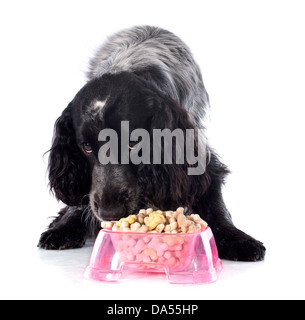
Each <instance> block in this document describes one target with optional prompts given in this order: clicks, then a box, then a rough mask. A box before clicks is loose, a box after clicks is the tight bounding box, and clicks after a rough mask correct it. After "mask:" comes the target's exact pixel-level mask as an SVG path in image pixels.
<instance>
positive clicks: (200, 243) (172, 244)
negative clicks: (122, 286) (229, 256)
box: [85, 227, 222, 284]
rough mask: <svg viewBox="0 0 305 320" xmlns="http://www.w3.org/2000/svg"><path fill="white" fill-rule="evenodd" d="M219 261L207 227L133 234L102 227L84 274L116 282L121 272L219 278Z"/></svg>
mask: <svg viewBox="0 0 305 320" xmlns="http://www.w3.org/2000/svg"><path fill="white" fill-rule="evenodd" d="M221 270H222V263H221V261H220V259H219V258H218V252H217V247H216V244H215V240H214V236H213V234H212V231H211V229H210V228H209V227H207V228H206V229H205V230H203V231H202V232H198V233H182V234H172V233H133V232H113V231H110V230H101V231H100V233H99V235H98V237H97V239H96V241H95V244H94V247H93V251H92V255H91V259H90V264H89V266H88V267H87V268H86V271H85V276H86V277H87V278H90V279H95V280H100V281H118V280H119V279H120V278H121V275H122V273H124V275H125V274H127V275H128V274H131V273H138V272H146V273H147V272H165V274H166V276H167V279H168V281H169V282H170V283H184V284H200V283H210V282H214V281H216V280H217V279H218V277H219V274H220V272H221Z"/></svg>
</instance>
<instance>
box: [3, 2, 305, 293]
mask: <svg viewBox="0 0 305 320" xmlns="http://www.w3.org/2000/svg"><path fill="white" fill-rule="evenodd" d="M303 3H304V2H303V1H296V0H289V1H280V0H277V1H269V0H264V1H258V0H256V1H245V0H241V1H235V0H230V1H218V0H211V1H193V0H189V1H177V0H175V1H169V0H166V1H159V0H154V1H134V0H130V1H101V0H100V1H93V0H86V1H76V0H73V1H67V0H64V1H63V0H60V1H57V0H56V1H55V0H53V1H31V0H28V1H1V4H0V33H1V34H0V36H1V37H0V39H1V42H0V44H1V50H0V55H1V59H0V82H1V83H0V90H1V91H0V97H1V99H0V108H1V112H0V121H1V124H0V130H1V131H0V134H1V135H0V136H1V158H0V161H1V165H0V184H1V192H0V195H1V207H0V208H1V209H0V210H1V220H0V237H1V239H0V246H1V247H0V259H1V265H0V281H1V282H0V298H2V299H5V298H6V299H12V298H18V299H25V298H27V299H33V298H35V299H37V298H38V299H46V298H50V299H57V298H59V299H63V298H66V299H71V298H72V299H86V298H91V299H124V298H129V299H143V298H144V299H145V298H147V299H179V298H182V299H185V298H186V299H215V298H216V299H217V298H218V299H250V298H254V299H282V298H305V294H304V284H305V281H304V280H305V279H304V267H305V258H304V234H305V231H304V228H305V224H304V223H305V219H304V214H305V212H304V211H305V209H304V196H303V193H304V178H305V175H304V161H305V152H304V142H303V140H304V136H305V130H304V108H305V86H304V85H305V76H304V75H305V62H304V60H305V58H304V57H305V41H304V39H305V36H304V33H305V19H304V16H305V9H304V8H305V7H304V4H303ZM136 24H152V25H157V26H161V27H163V28H165V29H168V30H170V31H172V32H174V33H176V34H177V35H178V36H180V37H181V38H182V39H183V40H184V41H185V42H186V43H187V44H188V45H189V46H190V48H191V49H192V51H193V53H194V55H195V58H196V60H197V61H198V63H199V65H200V66H201V69H202V73H203V77H204V81H205V85H206V88H207V90H208V92H209V95H210V101H211V106H212V112H211V127H210V131H209V137H210V141H211V144H212V145H213V146H214V148H215V149H216V150H217V151H218V153H219V154H220V155H221V157H222V160H223V161H224V162H225V163H226V164H227V165H228V166H229V167H230V169H231V171H232V174H231V176H230V177H229V178H228V181H227V184H226V187H225V188H224V197H225V200H226V203H227V206H228V208H229V210H230V211H231V213H232V216H233V219H234V222H235V224H236V226H237V227H239V228H241V229H242V230H244V231H246V232H248V233H249V234H251V235H253V236H254V237H256V238H257V239H259V240H261V241H263V242H264V243H265V245H266V247H267V255H266V259H265V261H264V262H257V263H236V262H229V261H223V264H224V271H223V273H222V276H221V278H220V280H219V281H218V282H216V283H214V284H210V285H203V286H181V285H180V286H179V285H170V284H168V283H167V282H166V280H165V279H164V278H163V277H160V278H153V281H152V279H151V278H148V279H133V280H130V281H126V282H123V283H118V284H113V283H99V282H92V281H88V280H84V279H83V271H84V268H85V267H86V265H87V264H88V261H89V257H90V252H91V249H92V243H89V244H88V245H86V247H85V248H82V249H77V250H68V251H59V252H56V251H55V252H54V251H44V250H39V249H37V248H36V245H37V242H38V239H39V236H40V233H41V232H42V231H44V230H45V228H46V226H47V225H48V224H49V223H50V221H51V219H48V217H50V216H54V215H55V214H56V212H57V211H58V210H59V209H60V208H61V207H62V204H60V203H57V202H56V200H55V199H54V198H53V197H52V196H51V195H50V194H49V192H48V188H47V183H48V181H47V175H46V169H47V159H48V155H46V156H44V157H43V154H44V152H45V151H47V150H48V148H49V147H50V143H51V138H52V132H53V125H54V121H55V120H56V118H57V117H58V116H59V115H60V113H61V112H62V110H63V109H64V108H65V107H66V105H67V104H68V103H69V101H70V100H72V98H73V97H74V95H75V94H76V92H77V91H78V90H79V89H80V88H81V87H82V86H83V85H84V84H85V81H86V79H85V75H84V72H85V71H86V70H87V63H88V59H89V57H91V56H92V55H93V53H94V50H95V49H96V47H97V46H98V45H99V44H100V43H101V42H102V41H103V40H104V39H105V38H106V37H107V36H108V35H110V34H112V33H113V32H115V31H118V30H120V29H122V28H125V27H130V26H133V25H136Z"/></svg>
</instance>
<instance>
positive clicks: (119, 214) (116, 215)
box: [97, 206, 127, 220]
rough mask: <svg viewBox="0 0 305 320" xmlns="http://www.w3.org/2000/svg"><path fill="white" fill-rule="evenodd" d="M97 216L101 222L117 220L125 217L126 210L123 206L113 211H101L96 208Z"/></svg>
mask: <svg viewBox="0 0 305 320" xmlns="http://www.w3.org/2000/svg"><path fill="white" fill-rule="evenodd" d="M97 213H98V215H99V216H100V217H101V218H102V219H103V220H119V219H121V218H123V217H124V216H126V213H127V212H126V209H125V208H124V207H123V206H119V207H117V208H115V209H107V210H106V209H102V208H98V210H97Z"/></svg>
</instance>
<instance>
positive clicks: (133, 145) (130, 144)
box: [128, 141, 139, 150]
mask: <svg viewBox="0 0 305 320" xmlns="http://www.w3.org/2000/svg"><path fill="white" fill-rule="evenodd" d="M138 143H139V141H129V146H128V148H129V149H130V150H133V149H135V148H136V147H137V146H138Z"/></svg>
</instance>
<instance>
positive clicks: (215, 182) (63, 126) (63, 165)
mask: <svg viewBox="0 0 305 320" xmlns="http://www.w3.org/2000/svg"><path fill="white" fill-rule="evenodd" d="M208 111H209V98H208V94H207V92H206V90H205V87H204V84H203V81H202V76H201V72H200V69H199V67H198V65H197V64H196V62H195V61H194V58H193V56H192V54H191V52H190V50H189V48H188V47H187V46H186V45H185V44H184V43H183V42H182V41H181V40H180V39H179V38H178V37H176V36H175V35H174V34H172V33H170V32H168V31H166V30H163V29H160V28H156V27H149V26H141V27H134V28H131V29H127V30H123V31H121V32H119V33H117V34H115V35H113V36H112V37H110V38H109V39H108V40H107V41H106V43H104V44H103V45H102V46H101V48H100V49H99V50H98V51H97V53H96V55H95V57H94V58H93V59H92V60H91V64H90V71H89V72H88V82H87V84H86V85H85V86H84V87H83V88H82V89H81V90H80V91H79V92H78V93H77V95H76V96H75V98H74V99H73V100H72V102H71V103H70V104H69V105H68V107H67V108H66V109H65V110H64V111H63V113H62V115H61V116H60V117H59V118H58V119H57V121H56V123H55V131H54V137H53V144H52V147H51V149H50V156H49V180H50V188H51V190H52V191H53V192H54V193H55V195H56V198H57V199H59V200H61V201H62V202H64V203H65V204H66V205H67V206H66V207H65V208H64V209H62V210H61V211H60V212H59V215H58V217H56V218H55V220H54V221H53V222H52V223H51V224H50V226H49V228H48V230H47V231H46V232H44V233H43V234H42V235H41V238H40V241H39V244H38V246H39V247H41V248H46V249H67V248H78V247H81V246H83V245H84V243H85V241H86V239H87V238H88V237H89V236H94V235H96V234H97V232H98V231H99V229H100V221H101V220H114V219H119V218H121V217H124V216H127V215H129V214H132V213H136V212H138V210H139V209H141V208H148V207H152V208H156V209H161V210H175V209H176V208H177V207H179V206H183V207H185V208H187V212H188V213H192V212H195V213H198V214H200V216H201V217H202V218H203V219H204V220H206V221H207V222H208V224H209V226H210V227H211V229H212V231H213V233H214V236H215V239H216V243H217V247H218V251H219V255H220V257H221V258H225V259H232V260H241V261H257V260H262V259H263V258H264V255H265V247H264V246H263V244H262V243H261V242H259V241H257V240H255V239H254V238H252V237H251V236H249V235H247V234H246V233H244V232H242V231H240V230H239V229H237V228H236V227H235V226H234V225H233V222H232V220H231V215H230V213H229V212H228V210H227V208H226V206H225V204H224V201H223V198H222V193H221V187H222V184H223V182H224V179H225V177H226V175H227V174H228V173H229V170H228V168H227V167H226V166H225V165H224V164H223V163H221V162H220V161H219V159H218V157H217V155H216V153H215V152H214V150H213V149H212V148H211V147H210V146H209V144H208V140H207V138H206V125H205V120H206V118H207V117H208ZM127 125H128V126H127ZM139 129H141V130H142V131H139ZM165 129H168V130H167V131H166V130H165ZM105 130H108V131H105ZM179 130H180V131H179ZM141 132H144V133H147V135H145V136H144V135H142V136H141V134H139V133H141ZM160 132H164V134H165V133H169V132H170V133H171V134H172V136H171V137H172V138H173V139H172V142H173V143H172V145H168V141H167V142H166V141H165V140H166V137H165V135H164V136H163V137H162V138H161V139H160V141H159V142H158V143H156V142H155V141H154V138H155V137H156V135H155V133H160ZM174 132H175V134H173V133H174ZM188 132H193V135H191V137H192V138H191V139H187V138H186V136H187V133H188ZM112 133H113V134H114V135H113V137H112ZM115 133H116V135H115ZM131 133H133V134H131ZM178 133H182V136H183V137H184V138H185V139H184V140H183V141H182V143H181V141H180V142H179V143H176V144H175V143H174V142H177V141H178V140H179V137H181V135H180V136H179V134H178ZM129 134H131V135H130V136H129ZM145 137H146V139H145ZM147 137H148V138H147ZM111 138H113V139H112V140H113V141H112V142H111V144H110V140H111ZM162 139H163V140H162ZM180 140H181V139H180ZM190 144H191V147H189V145H190ZM158 146H159V147H160V148H159V149H158V150H159V152H160V155H159V156H160V157H157V156H156V154H157V152H156V150H157V147H158ZM115 147H116V148H115ZM169 151H172V152H170V153H169ZM191 151H194V155H193V159H195V160H196V159H197V163H194V161H191V160H190V158H189V154H190V153H191ZM168 154H170V160H172V161H171V162H166V161H161V162H160V161H159V160H160V159H159V158H161V159H163V160H164V159H165V157H166V156H167V155H168ZM132 159H133V161H131V160H132ZM135 159H136V160H135ZM192 170H193V171H192Z"/></svg>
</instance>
